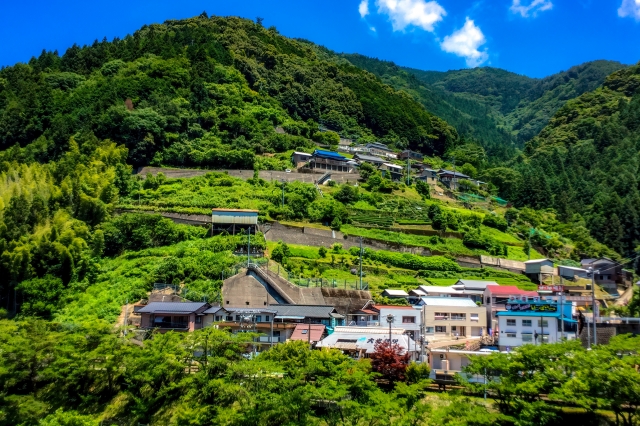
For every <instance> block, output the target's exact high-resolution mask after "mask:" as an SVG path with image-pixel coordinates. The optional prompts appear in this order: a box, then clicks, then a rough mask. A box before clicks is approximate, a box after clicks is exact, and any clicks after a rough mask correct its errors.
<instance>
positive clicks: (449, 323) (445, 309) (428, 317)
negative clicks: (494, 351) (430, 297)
mask: <svg viewBox="0 0 640 426" xmlns="http://www.w3.org/2000/svg"><path fill="white" fill-rule="evenodd" d="M436 313H447V314H449V315H448V319H436V317H435V314H436ZM452 313H453V314H465V319H464V320H454V319H451V314H452ZM471 314H477V315H478V320H477V321H475V320H473V321H472V320H471ZM422 321H423V324H424V327H425V335H426V336H427V337H429V336H434V337H454V336H455V335H456V334H455V333H456V332H457V333H459V336H463V334H462V332H461V331H460V328H459V327H465V331H464V336H466V337H472V336H481V335H482V334H484V333H485V330H486V324H487V311H486V309H485V307H484V306H476V307H472V306H468V307H467V306H430V305H425V306H423V307H422ZM430 327H433V328H434V329H433V332H430V329H429V328H430ZM436 327H446V331H444V332H442V331H436ZM452 327H456V331H453V329H452ZM474 332H475V334H474Z"/></svg>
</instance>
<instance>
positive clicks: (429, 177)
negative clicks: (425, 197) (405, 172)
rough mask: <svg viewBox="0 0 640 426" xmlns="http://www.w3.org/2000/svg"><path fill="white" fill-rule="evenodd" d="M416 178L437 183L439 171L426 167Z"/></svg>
mask: <svg viewBox="0 0 640 426" xmlns="http://www.w3.org/2000/svg"><path fill="white" fill-rule="evenodd" d="M415 179H416V180H421V181H423V182H426V183H433V184H435V183H436V182H438V171H437V170H433V169H430V168H428V167H425V168H423V169H422V170H421V171H420V174H419V175H417V176H416V177H415Z"/></svg>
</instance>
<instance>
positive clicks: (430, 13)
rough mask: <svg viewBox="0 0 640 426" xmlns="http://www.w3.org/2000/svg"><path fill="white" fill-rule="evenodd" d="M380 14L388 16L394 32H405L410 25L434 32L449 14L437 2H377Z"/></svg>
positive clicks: (401, 0) (395, 0)
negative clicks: (434, 28)
mask: <svg viewBox="0 0 640 426" xmlns="http://www.w3.org/2000/svg"><path fill="white" fill-rule="evenodd" d="M376 4H377V5H378V13H383V14H385V15H388V16H389V18H390V19H391V24H392V25H393V30H394V31H403V30H404V29H405V28H407V27H408V26H409V25H414V26H416V27H420V28H422V29H423V30H425V31H429V32H432V31H433V27H434V25H435V24H436V23H438V22H439V21H442V18H443V17H444V16H446V14H447V12H446V11H445V10H444V8H443V7H442V6H440V5H439V4H438V3H437V2H436V1H425V0H376Z"/></svg>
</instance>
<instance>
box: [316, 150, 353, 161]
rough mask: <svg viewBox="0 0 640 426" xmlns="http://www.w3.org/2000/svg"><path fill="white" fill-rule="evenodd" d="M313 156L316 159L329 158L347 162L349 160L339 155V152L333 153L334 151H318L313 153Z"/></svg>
mask: <svg viewBox="0 0 640 426" xmlns="http://www.w3.org/2000/svg"><path fill="white" fill-rule="evenodd" d="M313 156H314V157H318V158H328V159H330V160H336V161H347V160H348V158H347V157H345V156H343V155H341V154H338V153H337V152H333V151H324V150H321V149H316V150H315V151H313Z"/></svg>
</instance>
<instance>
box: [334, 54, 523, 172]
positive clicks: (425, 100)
mask: <svg viewBox="0 0 640 426" xmlns="http://www.w3.org/2000/svg"><path fill="white" fill-rule="evenodd" d="M340 57H341V58H344V59H347V60H348V61H349V62H351V63H352V64H354V65H356V66H357V67H360V68H363V69H365V70H367V71H369V72H371V73H373V74H375V75H376V76H378V77H379V78H380V79H381V80H382V81H383V82H385V83H386V84H389V85H390V86H393V87H394V88H396V89H400V90H404V91H406V92H407V93H409V94H411V95H412V96H413V97H414V98H415V99H417V100H418V101H419V102H420V103H421V104H422V105H424V107H425V108H426V109H427V110H428V111H431V112H432V113H434V114H436V115H437V116H439V117H441V118H443V119H444V120H446V121H447V122H448V123H450V124H451V125H452V126H454V127H455V128H456V129H457V131H458V133H459V134H460V135H462V136H463V137H464V138H466V139H467V140H475V141H477V142H479V143H480V144H481V145H482V146H483V147H484V149H485V150H486V151H487V154H488V157H489V158H490V160H492V161H496V162H500V161H505V160H507V159H509V158H512V157H513V156H515V153H516V145H515V138H514V137H513V135H511V134H510V133H509V132H508V131H505V130H504V124H503V123H502V122H503V118H502V116H501V114H500V113H497V112H496V111H494V109H493V108H492V107H491V105H487V104H485V103H484V102H483V101H482V100H481V99H476V98H474V97H473V96H458V95H456V94H454V93H450V92H449V91H447V90H445V89H444V88H443V87H440V86H437V85H435V84H425V81H424V80H423V79H422V78H421V76H422V75H423V74H428V73H429V71H425V72H424V73H423V74H420V73H422V72H418V71H416V72H415V73H413V72H411V71H412V70H407V69H403V68H401V67H399V66H397V65H396V64H394V63H393V62H389V61H381V60H378V59H374V58H369V57H366V56H363V55H357V54H352V55H351V54H350V55H347V54H342V55H340ZM504 73H506V74H510V73H507V72H506V71H505V72H504Z"/></svg>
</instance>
